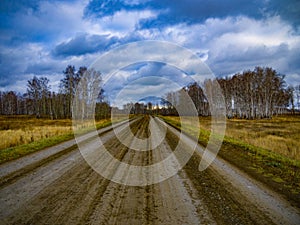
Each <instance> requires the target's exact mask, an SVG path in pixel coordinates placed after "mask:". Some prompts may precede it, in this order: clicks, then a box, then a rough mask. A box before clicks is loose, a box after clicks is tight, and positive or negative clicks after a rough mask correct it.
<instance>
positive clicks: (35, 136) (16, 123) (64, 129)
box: [0, 116, 110, 163]
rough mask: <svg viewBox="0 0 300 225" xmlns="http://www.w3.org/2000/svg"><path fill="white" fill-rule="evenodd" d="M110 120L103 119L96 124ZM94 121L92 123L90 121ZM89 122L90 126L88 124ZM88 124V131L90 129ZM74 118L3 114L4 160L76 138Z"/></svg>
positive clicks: (0, 158)
mask: <svg viewBox="0 0 300 225" xmlns="http://www.w3.org/2000/svg"><path fill="white" fill-rule="evenodd" d="M109 124H110V120H109V119H104V120H99V121H97V122H96V127H97V128H101V127H104V126H107V125H109ZM88 125H91V124H88ZM85 126H87V125H86V124H85ZM88 129H89V128H88V127H86V128H85V129H84V131H86V130H88ZM73 137H74V135H73V129H72V120H70V119H63V120H50V119H36V118H35V117H30V116H1V117H0V163H3V162H6V161H9V160H12V159H16V158H18V157H20V156H23V155H26V154H29V153H32V152H34V151H37V150H40V149H43V148H45V147H49V146H52V145H55V144H57V143H60V142H62V141H66V140H69V139H71V138H73Z"/></svg>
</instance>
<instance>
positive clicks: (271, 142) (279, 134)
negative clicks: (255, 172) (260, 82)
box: [166, 115, 300, 160]
mask: <svg viewBox="0 0 300 225" xmlns="http://www.w3.org/2000/svg"><path fill="white" fill-rule="evenodd" d="M166 118H167V119H169V120H172V121H176V122H177V123H179V122H180V120H179V117H166ZM199 120H200V128H201V129H202V130H203V132H202V134H204V136H205V134H209V132H210V125H211V119H210V118H209V117H200V118H199ZM225 136H226V137H227V139H234V140H237V141H242V142H244V143H247V144H250V145H253V146H256V147H259V148H263V149H266V150H270V151H272V152H275V153H279V154H281V155H284V156H287V157H289V158H290V159H295V160H300V116H299V115H297V116H290V115H288V116H277V117H274V118H273V119H262V120H241V119H230V120H227V121H226V133H225ZM200 139H201V137H200Z"/></svg>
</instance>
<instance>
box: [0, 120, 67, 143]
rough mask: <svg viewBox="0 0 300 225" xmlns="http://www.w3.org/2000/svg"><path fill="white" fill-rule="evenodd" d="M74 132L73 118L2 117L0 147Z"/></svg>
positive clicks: (0, 122)
mask: <svg viewBox="0 0 300 225" xmlns="http://www.w3.org/2000/svg"><path fill="white" fill-rule="evenodd" d="M71 132H72V127H71V120H49V119H36V118H32V117H26V116H14V117H6V116H2V117H0V149H5V148H10V147H14V146H18V145H22V144H28V143H31V142H34V141H38V140H41V139H44V138H49V137H53V136H58V135H63V134H67V133H71Z"/></svg>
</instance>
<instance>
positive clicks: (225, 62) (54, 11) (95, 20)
mask: <svg viewBox="0 0 300 225" xmlns="http://www.w3.org/2000/svg"><path fill="white" fill-rule="evenodd" d="M299 4H300V3H299V1H297V0H290V1H281V0H272V1H268V0H267V1H258V0H251V1H242V2H241V1H238V0H233V1H217V0H211V1H206V0H187V1H181V0H172V1H171V0H164V1H158V0H146V1H144V0H134V1H129V0H123V1H121V0H116V1H108V0H104V1H103V0H101V1H100V0H91V1H87V0H86V1H81V0H74V1H69V0H66V1H56V0H55V1H49V0H42V1H39V0H28V1H25V0H20V1H8V0H4V1H2V2H1V4H0V29H1V30H0V65H1V66H0V89H1V90H4V89H6V90H7V89H14V85H15V87H16V90H21V83H22V82H25V83H26V80H27V79H29V78H30V77H31V76H33V75H41V76H42V75H43V76H49V77H52V78H53V81H51V82H53V84H54V86H55V85H56V86H57V83H58V82H59V80H60V78H59V75H58V74H60V76H62V70H64V69H65V68H66V66H67V65H69V64H71V65H75V66H76V68H78V67H79V66H89V65H90V64H91V63H92V62H93V61H94V60H95V59H97V57H99V56H100V55H101V54H102V53H104V52H106V51H108V50H111V49H113V48H115V47H118V46H120V45H122V44H126V43H130V42H132V41H140V40H161V41H170V42H173V43H175V44H178V45H181V46H183V47H186V48H187V49H189V50H191V51H192V52H193V53H195V54H197V55H198V56H200V57H201V59H203V60H204V61H205V62H206V63H207V64H208V65H209V66H210V68H211V69H212V70H213V72H214V73H215V74H216V75H228V74H232V73H236V72H239V71H242V70H245V69H253V68H254V67H255V66H258V65H261V66H272V67H274V68H275V69H276V70H277V71H278V72H279V73H283V74H286V75H287V76H286V80H287V81H289V82H292V83H293V84H294V83H295V82H296V80H297V79H298V82H300V76H299V74H300V65H299V63H298V62H299V61H300V56H299V52H300V38H299V31H300V28H299V25H300V19H299V16H300V14H299V12H298V11H299V10H298V9H299V7H300V6H299ZM148 51H149V54H150V53H152V52H157V53H158V54H159V53H160V52H163V50H159V49H155V48H153V49H148ZM131 54H132V57H135V54H140V53H137V52H134V50H132V51H131ZM145 55H147V54H140V55H136V59H143V56H145ZM122 57H123V58H125V59H124V60H125V61H126V54H123V55H116V56H115V57H114V59H115V60H112V61H110V62H106V64H107V65H101V68H100V70H101V71H103V72H105V69H106V67H109V66H113V67H117V66H118V65H116V64H115V62H117V61H118V60H123V59H122ZM127 58H128V57H127ZM170 58H171V59H173V58H184V56H181V55H176V54H174V53H171V52H170ZM181 63H182V62H179V64H180V65H183V64H181ZM173 66H175V67H176V66H179V65H173ZM175 67H172V66H166V65H163V64H156V65H154V64H152V65H150V64H144V65H142V66H140V67H136V68H133V67H132V68H131V70H125V69H124V70H120V71H119V72H118V76H117V79H119V80H116V81H117V82H115V83H112V87H115V88H116V90H120V88H122V85H123V84H125V83H126V82H128V80H129V79H137V78H139V77H143V76H148V75H150V74H152V75H153V74H157V75H159V76H164V77H166V78H168V79H177V80H175V81H176V82H179V81H178V79H179V78H180V76H179V75H178V76H177V75H176V76H174V77H176V78H174V77H172V76H173V75H174V74H177V73H179V72H178V70H177V69H176V68H175ZM127 69H128V68H127ZM188 72H191V73H192V70H191V71H188ZM121 74H123V75H121ZM146 74H147V75H146ZM55 79H58V80H55ZM21 81H22V82H21ZM25 83H24V87H25V86H26V85H25ZM24 87H23V90H26V87H25V88H24Z"/></svg>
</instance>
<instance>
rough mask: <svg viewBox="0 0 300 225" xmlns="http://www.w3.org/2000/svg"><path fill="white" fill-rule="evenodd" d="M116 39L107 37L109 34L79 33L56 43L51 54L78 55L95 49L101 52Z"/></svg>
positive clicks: (92, 51)
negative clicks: (65, 40) (67, 39)
mask: <svg viewBox="0 0 300 225" xmlns="http://www.w3.org/2000/svg"><path fill="white" fill-rule="evenodd" d="M117 41H118V38H117V37H109V35H89V34H79V35H77V36H76V37H74V38H72V39H71V40H69V41H67V42H63V43H60V44H59V45H57V46H56V47H55V49H54V50H53V52H52V54H53V55H54V56H70V55H71V56H74V55H75V56H78V55H84V54H87V53H94V52H97V51H99V52H103V51H105V50H107V49H108V48H109V46H111V45H113V44H114V43H116V42H117Z"/></svg>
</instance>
